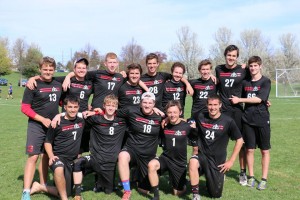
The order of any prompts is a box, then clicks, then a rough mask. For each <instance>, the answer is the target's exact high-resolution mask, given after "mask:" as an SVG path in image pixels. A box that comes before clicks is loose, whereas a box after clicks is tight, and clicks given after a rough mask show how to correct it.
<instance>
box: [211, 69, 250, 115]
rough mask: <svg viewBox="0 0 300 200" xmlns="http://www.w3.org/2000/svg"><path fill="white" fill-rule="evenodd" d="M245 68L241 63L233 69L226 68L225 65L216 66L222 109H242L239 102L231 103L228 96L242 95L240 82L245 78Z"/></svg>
mask: <svg viewBox="0 0 300 200" xmlns="http://www.w3.org/2000/svg"><path fill="white" fill-rule="evenodd" d="M246 75H247V70H246V69H243V68H242V67H241V65H237V66H236V67H235V68H233V69H228V68H226V66H225V65H219V66H217V67H216V77H217V78H218V80H219V84H218V91H219V94H220V97H221V99H222V109H223V111H231V110H234V109H236V108H237V109H240V110H241V109H242V105H241V104H231V102H230V100H229V98H230V97H231V96H232V95H234V96H237V97H241V96H242V82H243V80H244V79H245V78H246Z"/></svg>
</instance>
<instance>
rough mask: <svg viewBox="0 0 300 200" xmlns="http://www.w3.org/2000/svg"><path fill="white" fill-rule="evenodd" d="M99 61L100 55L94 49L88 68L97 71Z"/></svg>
mask: <svg viewBox="0 0 300 200" xmlns="http://www.w3.org/2000/svg"><path fill="white" fill-rule="evenodd" d="M100 61H101V58H100V54H99V52H98V51H97V50H96V49H94V50H93V51H92V54H91V57H90V63H89V68H90V69H98V67H99V66H100Z"/></svg>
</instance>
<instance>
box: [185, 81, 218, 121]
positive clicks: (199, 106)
mask: <svg viewBox="0 0 300 200" xmlns="http://www.w3.org/2000/svg"><path fill="white" fill-rule="evenodd" d="M189 82H190V84H191V86H192V88H193V89H194V95H193V105H192V111H191V113H192V114H191V116H192V117H193V116H195V114H196V113H199V112H207V98H208V97H209V96H210V95H213V94H217V87H216V85H215V83H214V82H213V81H212V80H211V78H210V79H208V80H203V79H201V78H199V79H194V80H190V81H189Z"/></svg>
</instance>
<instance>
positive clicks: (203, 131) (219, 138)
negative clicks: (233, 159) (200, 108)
mask: <svg viewBox="0 0 300 200" xmlns="http://www.w3.org/2000/svg"><path fill="white" fill-rule="evenodd" d="M195 121H196V126H197V128H198V136H199V139H200V147H199V151H200V153H203V154H205V155H206V156H207V157H208V158H210V159H213V162H214V163H215V166H218V165H220V164H223V163H224V162H225V161H226V156H227V145H228V141H229V138H231V139H232V140H237V139H239V138H241V137H242V135H241V132H240V130H239V128H238V127H237V125H236V124H235V122H234V120H233V119H232V118H231V117H228V116H227V115H224V114H221V116H220V117H219V118H218V119H211V118H210V117H209V114H208V113H199V115H198V116H197V118H196V119H195Z"/></svg>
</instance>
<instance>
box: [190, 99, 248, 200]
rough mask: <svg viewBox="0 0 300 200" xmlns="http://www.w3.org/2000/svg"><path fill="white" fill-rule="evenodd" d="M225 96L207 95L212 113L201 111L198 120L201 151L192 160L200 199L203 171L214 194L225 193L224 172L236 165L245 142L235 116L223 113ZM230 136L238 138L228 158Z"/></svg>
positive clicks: (192, 178)
mask: <svg viewBox="0 0 300 200" xmlns="http://www.w3.org/2000/svg"><path fill="white" fill-rule="evenodd" d="M221 106H222V103H221V99H220V97H219V96H217V95H212V96H210V97H208V99H207V108H208V113H200V114H199V115H198V116H197V118H196V119H195V120H196V125H197V128H198V136H199V138H200V144H201V145H200V146H199V150H200V151H199V153H198V155H194V156H192V158H191V159H190V162H189V176H190V181H191V187H192V193H193V200H200V195H199V173H200V175H201V174H204V175H205V177H206V186H207V189H208V192H209V194H210V195H211V197H213V198H220V197H221V196H222V190H223V183H224V173H225V172H227V171H229V169H230V168H231V167H232V165H233V163H234V161H235V159H236V157H237V156H238V154H239V151H240V149H241V147H242V145H243V138H242V135H241V133H240V131H239V129H238V127H237V125H236V124H235V122H234V120H233V119H232V118H230V117H228V116H227V115H224V114H223V113H222V114H221V111H220V109H221ZM229 138H231V139H232V140H236V143H235V146H234V149H233V152H232V155H231V156H230V158H229V160H227V161H226V156H227V155H226V154H227V153H226V152H227V145H228V141H229Z"/></svg>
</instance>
